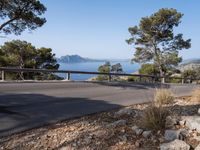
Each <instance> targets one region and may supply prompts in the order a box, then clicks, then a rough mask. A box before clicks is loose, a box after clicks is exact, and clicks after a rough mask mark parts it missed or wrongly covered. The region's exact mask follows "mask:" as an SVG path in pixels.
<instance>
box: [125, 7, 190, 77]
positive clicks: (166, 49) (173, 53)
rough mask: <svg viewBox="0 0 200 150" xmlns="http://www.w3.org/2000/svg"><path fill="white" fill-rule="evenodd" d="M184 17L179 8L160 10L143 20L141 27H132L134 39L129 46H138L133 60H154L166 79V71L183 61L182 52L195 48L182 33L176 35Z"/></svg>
mask: <svg viewBox="0 0 200 150" xmlns="http://www.w3.org/2000/svg"><path fill="white" fill-rule="evenodd" d="M182 16H183V14H181V13H179V12H177V11H176V10H175V9H164V8H163V9H160V10H159V11H158V12H156V13H154V14H152V15H151V16H149V17H143V18H142V19H141V21H140V23H139V26H134V27H130V28H129V32H130V34H131V38H130V39H128V40H127V42H128V44H134V45H135V49H136V51H135V54H134V58H133V61H134V62H139V63H145V62H148V61H150V60H153V62H154V64H155V65H156V66H157V67H158V69H159V72H160V75H161V76H163V75H164V73H165V69H166V68H171V67H174V66H177V65H178V63H180V62H181V60H182V59H181V57H179V56H178V51H179V50H182V49H188V48H190V47H191V44H190V42H191V40H190V39H188V40H184V39H183V35H182V34H177V35H174V32H173V31H174V27H177V26H178V25H179V23H180V22H181V18H182Z"/></svg>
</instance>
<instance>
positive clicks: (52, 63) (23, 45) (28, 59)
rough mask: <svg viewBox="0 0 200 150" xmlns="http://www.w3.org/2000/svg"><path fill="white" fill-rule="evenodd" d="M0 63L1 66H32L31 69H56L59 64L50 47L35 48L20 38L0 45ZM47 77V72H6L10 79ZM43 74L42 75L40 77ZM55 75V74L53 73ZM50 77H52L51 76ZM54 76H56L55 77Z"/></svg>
mask: <svg viewBox="0 0 200 150" xmlns="http://www.w3.org/2000/svg"><path fill="white" fill-rule="evenodd" d="M0 53H1V54H2V55H1V57H0V65H1V66H3V67H17V68H33V69H58V68H59V64H57V61H56V59H55V54H53V53H52V49H50V48H39V49H37V48H35V47H34V46H32V44H31V43H28V42H26V41H20V40H13V41H11V42H6V43H5V44H4V45H3V46H1V47H0ZM38 76H39V78H44V79H47V78H48V74H41V73H20V74H15V75H12V74H8V73H7V76H6V77H7V78H10V79H34V78H37V77H38ZM42 76H44V77H42ZM54 77H55V75H54ZM51 78H53V77H52V76H51ZM55 78H56V77H55Z"/></svg>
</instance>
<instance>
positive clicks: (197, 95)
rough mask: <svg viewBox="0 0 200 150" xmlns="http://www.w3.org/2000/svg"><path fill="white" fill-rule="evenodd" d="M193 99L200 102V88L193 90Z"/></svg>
mask: <svg viewBox="0 0 200 150" xmlns="http://www.w3.org/2000/svg"><path fill="white" fill-rule="evenodd" d="M191 100H192V101H193V102H198V103H200V88H198V89H195V90H194V91H193V92H192V97H191Z"/></svg>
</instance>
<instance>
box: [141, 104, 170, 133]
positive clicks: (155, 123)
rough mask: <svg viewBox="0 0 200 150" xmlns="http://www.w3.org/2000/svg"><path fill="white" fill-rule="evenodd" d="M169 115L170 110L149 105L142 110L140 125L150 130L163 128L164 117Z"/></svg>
mask: <svg viewBox="0 0 200 150" xmlns="http://www.w3.org/2000/svg"><path fill="white" fill-rule="evenodd" d="M169 115H170V111H169V110H168V109H167V108H164V107H162V106H155V105H153V104H152V105H151V106H150V107H149V108H147V109H146V110H145V111H144V116H143V118H142V125H143V127H144V128H147V129H150V130H154V131H157V130H164V129H165V122H166V117H167V116H169Z"/></svg>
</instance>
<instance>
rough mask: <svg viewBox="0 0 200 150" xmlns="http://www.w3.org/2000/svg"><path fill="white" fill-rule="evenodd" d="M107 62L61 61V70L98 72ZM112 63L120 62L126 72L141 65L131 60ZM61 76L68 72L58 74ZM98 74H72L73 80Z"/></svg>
mask: <svg viewBox="0 0 200 150" xmlns="http://www.w3.org/2000/svg"><path fill="white" fill-rule="evenodd" d="M104 63H105V62H83V63H59V64H60V67H59V70H73V71H91V72H92V71H94V72H98V67H99V66H100V65H102V64H104ZM110 63H111V65H113V64H116V63H120V64H121V65H122V68H123V71H124V73H133V72H136V71H137V70H138V69H139V67H140V65H139V64H133V63H131V62H130V61H110ZM58 75H59V76H61V77H63V78H66V74H58ZM94 76H96V75H89V74H88V75H87V74H71V79H72V80H78V81H80V80H88V79H90V78H92V77H94Z"/></svg>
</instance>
